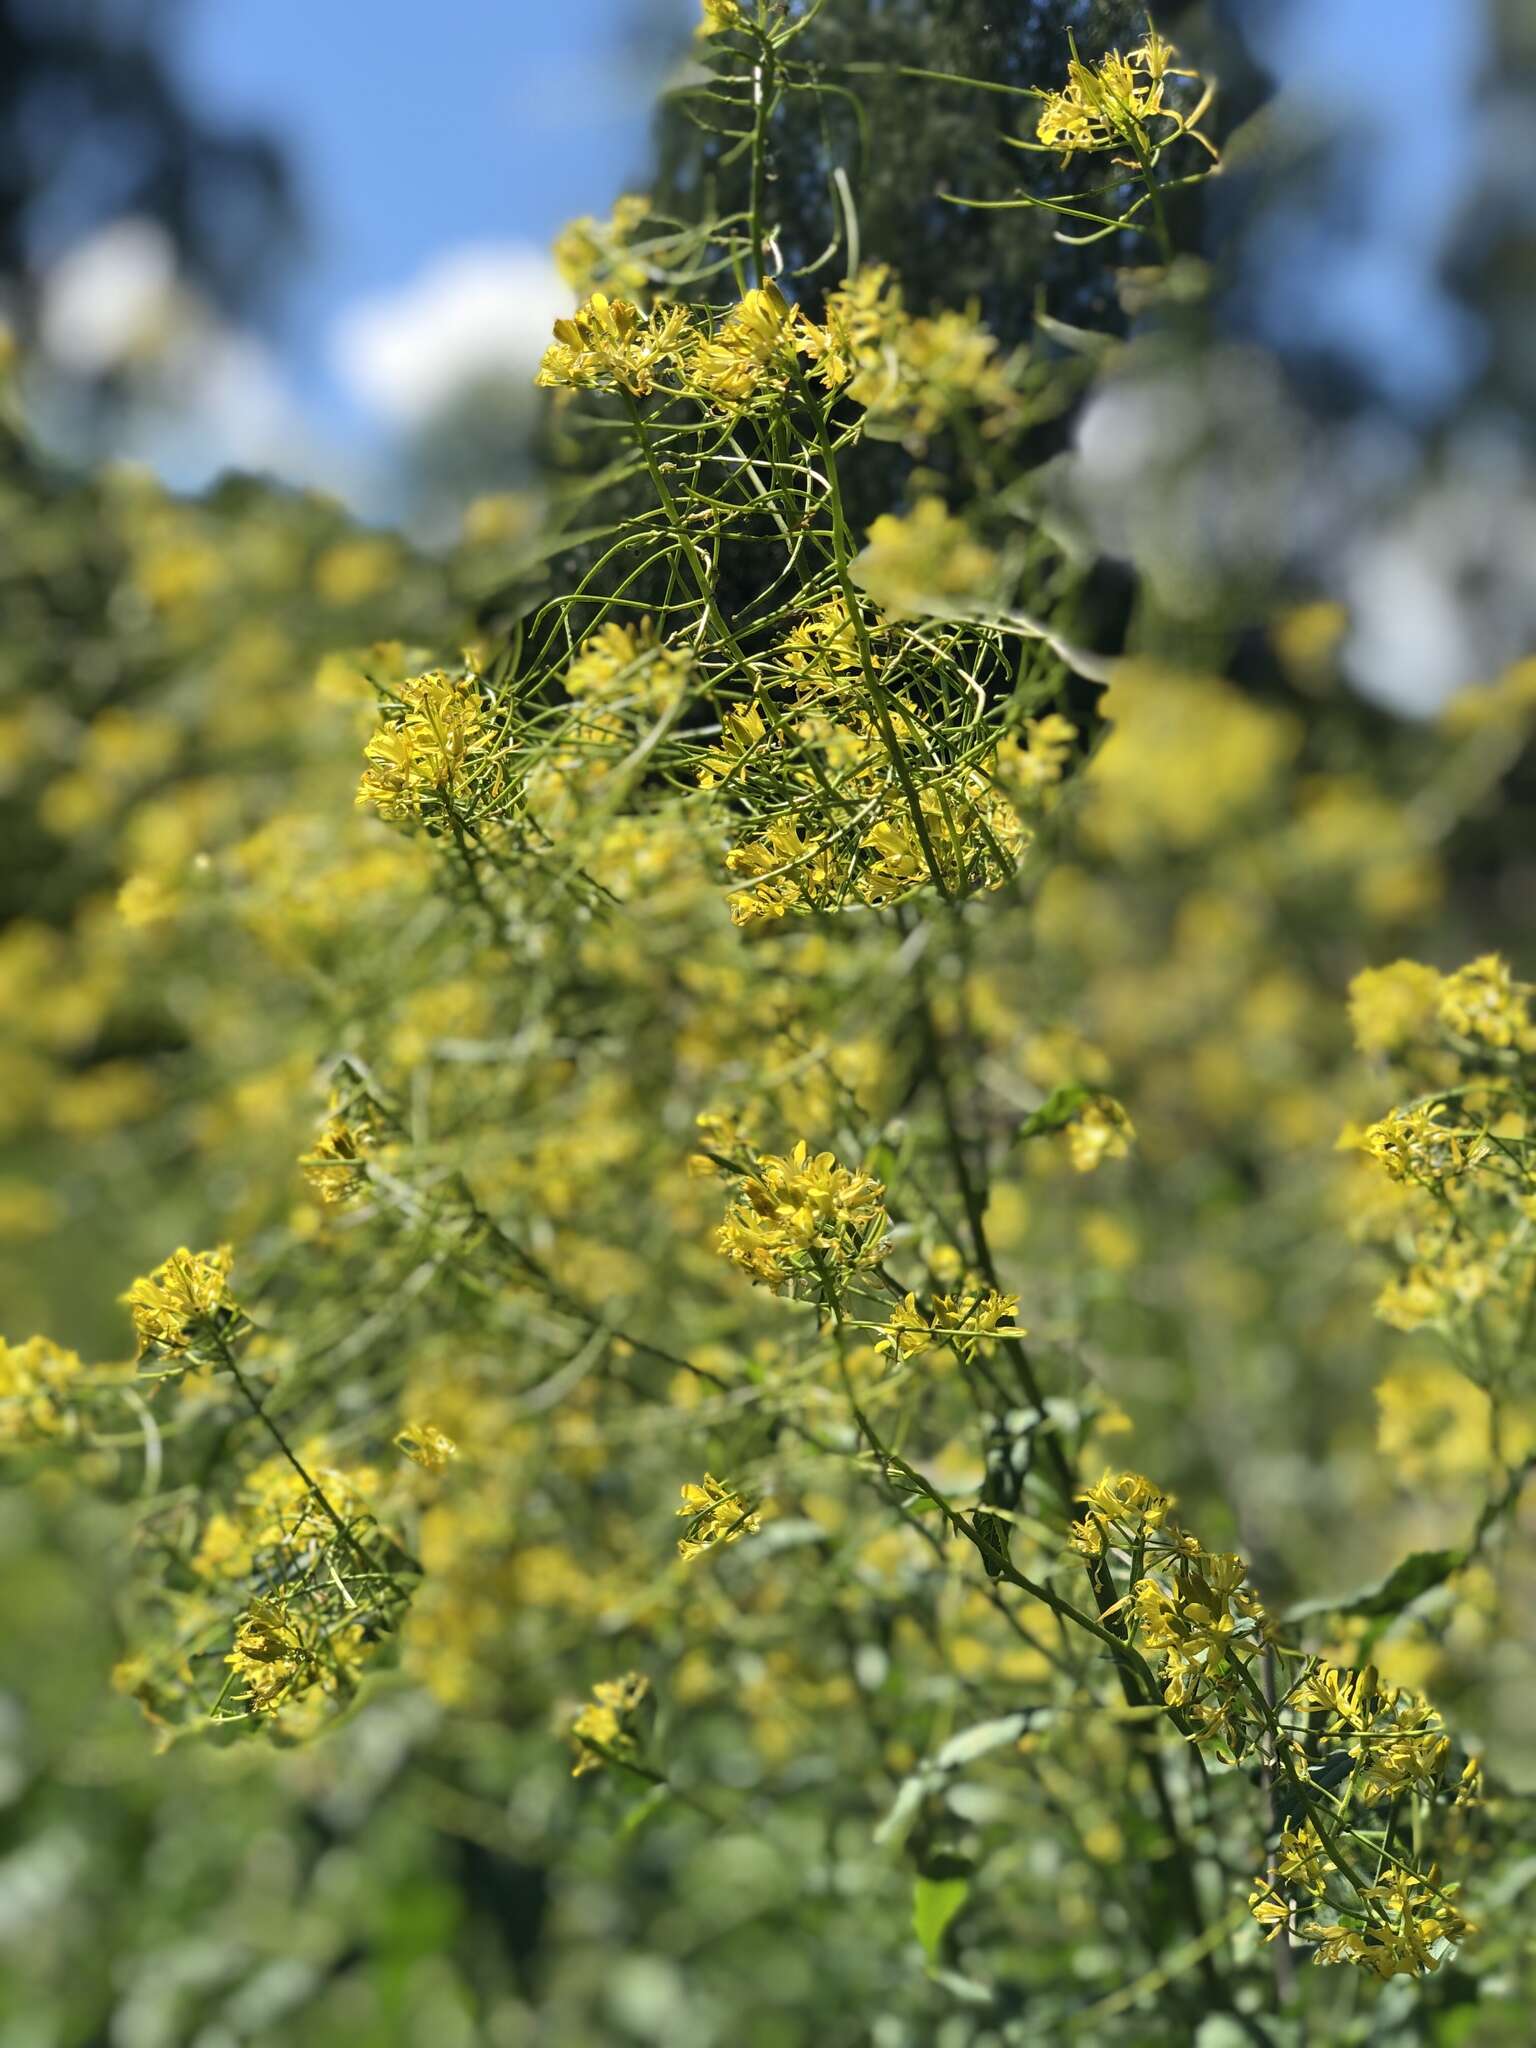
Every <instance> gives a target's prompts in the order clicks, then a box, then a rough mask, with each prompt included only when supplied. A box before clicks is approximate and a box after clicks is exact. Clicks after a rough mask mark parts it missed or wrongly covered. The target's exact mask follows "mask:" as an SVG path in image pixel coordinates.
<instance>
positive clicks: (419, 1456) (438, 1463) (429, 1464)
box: [395, 1419, 459, 1472]
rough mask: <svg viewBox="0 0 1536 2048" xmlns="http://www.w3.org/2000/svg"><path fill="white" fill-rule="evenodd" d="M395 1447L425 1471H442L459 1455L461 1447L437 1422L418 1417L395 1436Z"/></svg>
mask: <svg viewBox="0 0 1536 2048" xmlns="http://www.w3.org/2000/svg"><path fill="white" fill-rule="evenodd" d="M395 1449H396V1450H397V1451H403V1452H404V1453H405V1455H406V1457H408V1458H409V1459H410V1461H411V1463H412V1464H413V1465H419V1466H420V1467H421V1469H422V1470H423V1471H424V1472H441V1471H442V1470H443V1468H444V1466H445V1465H447V1464H449V1463H450V1462H451V1461H452V1460H453V1459H454V1458H456V1457H457V1456H458V1455H459V1447H458V1445H457V1444H456V1443H455V1442H454V1440H453V1438H452V1437H451V1436H448V1435H447V1434H446V1433H445V1432H444V1431H443V1430H440V1429H439V1428H438V1426H437V1424H436V1423H435V1422H427V1421H425V1420H421V1419H418V1420H417V1421H415V1422H408V1423H406V1424H405V1426H404V1428H403V1429H401V1430H399V1431H398V1432H397V1434H396V1436H395Z"/></svg>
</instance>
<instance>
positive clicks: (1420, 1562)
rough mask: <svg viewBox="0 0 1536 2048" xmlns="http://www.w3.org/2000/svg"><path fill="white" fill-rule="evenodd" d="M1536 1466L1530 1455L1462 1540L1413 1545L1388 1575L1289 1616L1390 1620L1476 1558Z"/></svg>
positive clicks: (1304, 1606) (1295, 1618)
mask: <svg viewBox="0 0 1536 2048" xmlns="http://www.w3.org/2000/svg"><path fill="white" fill-rule="evenodd" d="M1533 1466H1536V1460H1533V1459H1527V1460H1526V1461H1525V1462H1524V1463H1523V1464H1522V1465H1520V1466H1519V1467H1518V1468H1517V1469H1516V1470H1515V1472H1514V1473H1513V1474H1512V1475H1511V1477H1510V1479H1509V1482H1508V1484H1507V1485H1506V1486H1505V1488H1504V1490H1503V1492H1502V1493H1497V1494H1495V1495H1494V1497H1493V1498H1492V1500H1490V1501H1489V1502H1488V1503H1487V1505H1486V1506H1485V1507H1484V1509H1483V1511H1482V1513H1481V1514H1480V1515H1479V1516H1478V1518H1477V1523H1476V1526H1475V1527H1474V1528H1473V1531H1472V1535H1471V1539H1470V1540H1469V1541H1468V1542H1466V1543H1458V1544H1457V1545H1456V1546H1455V1548H1454V1549H1451V1550H1414V1551H1410V1552H1409V1554H1408V1556H1407V1557H1405V1558H1403V1559H1402V1560H1401V1562H1400V1563H1398V1564H1395V1565H1394V1566H1393V1567H1392V1569H1391V1571H1389V1572H1388V1573H1387V1575H1386V1577H1385V1578H1384V1579H1377V1580H1375V1581H1373V1583H1372V1584H1370V1585H1369V1586H1361V1587H1359V1588H1358V1589H1357V1590H1356V1591H1355V1592H1353V1593H1341V1594H1339V1595H1338V1596H1337V1597H1335V1598H1332V1599H1328V1598H1325V1599H1322V1600H1304V1601H1303V1602H1302V1603H1301V1605H1300V1606H1299V1607H1293V1608H1291V1609H1290V1610H1289V1612H1288V1613H1287V1615H1286V1620H1287V1621H1305V1620H1307V1619H1308V1618H1309V1617H1310V1616H1312V1615H1314V1614H1358V1615H1363V1616H1365V1617H1367V1618H1369V1619H1374V1620H1390V1619H1391V1617H1392V1616H1393V1615H1394V1614H1401V1613H1402V1611H1403V1609H1404V1608H1405V1607H1410V1606H1412V1604H1413V1602H1414V1601H1415V1600H1417V1599H1418V1598H1419V1596H1420V1594H1421V1593H1427V1592H1429V1591H1430V1589H1431V1588H1432V1587H1434V1586H1441V1585H1444V1583H1445V1581H1446V1580H1447V1579H1448V1578H1450V1577H1451V1575H1452V1574H1453V1573H1454V1572H1459V1571H1460V1570H1461V1568H1462V1567H1463V1565H1467V1564H1470V1563H1471V1561H1472V1559H1473V1558H1474V1557H1476V1556H1477V1554H1478V1552H1479V1551H1480V1550H1481V1549H1482V1547H1483V1538H1484V1537H1485V1536H1486V1535H1487V1534H1488V1531H1489V1530H1490V1529H1491V1528H1493V1527H1494V1525H1495V1524H1496V1523H1498V1522H1500V1521H1502V1520H1503V1519H1504V1517H1505V1516H1506V1515H1507V1514H1508V1513H1509V1512H1510V1510H1511V1509H1512V1507H1513V1506H1514V1504H1515V1502H1516V1501H1517V1500H1518V1499H1519V1497H1520V1492H1521V1489H1522V1487H1523V1486H1524V1484H1525V1481H1526V1478H1527V1476H1528V1475H1529V1473H1530V1472H1531V1470H1532V1468H1533Z"/></svg>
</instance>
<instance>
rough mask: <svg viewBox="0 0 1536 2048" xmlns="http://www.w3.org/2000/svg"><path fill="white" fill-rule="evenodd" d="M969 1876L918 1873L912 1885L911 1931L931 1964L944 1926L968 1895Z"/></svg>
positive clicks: (952, 1917) (933, 1961)
mask: <svg viewBox="0 0 1536 2048" xmlns="http://www.w3.org/2000/svg"><path fill="white" fill-rule="evenodd" d="M970 1891H971V1881H970V1879H969V1878H968V1877H919V1878H916V1879H914V1881H913V1885H912V1932H913V1933H914V1934H915V1935H916V1936H917V1938H918V1940H919V1941H920V1942H921V1943H922V1945H923V1954H924V1955H925V1956H926V1957H927V1959H928V1961H929V1963H930V1964H933V1963H936V1962H937V1961H938V1959H939V1944H940V1943H941V1942H942V1941H943V1939H944V1930H945V1929H946V1928H947V1927H948V1926H949V1923H950V1921H951V1920H953V1919H954V1917H955V1915H956V1914H957V1913H958V1912H959V1910H960V1908H961V1907H962V1906H963V1905H964V1904H965V1902H966V1900H967V1899H968V1898H969V1897H970Z"/></svg>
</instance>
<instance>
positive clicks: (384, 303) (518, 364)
mask: <svg viewBox="0 0 1536 2048" xmlns="http://www.w3.org/2000/svg"><path fill="white" fill-rule="evenodd" d="M570 308H571V294H570V289H569V287H568V286H567V285H566V284H564V283H563V282H562V280H561V278H560V275H559V272H558V271H557V270H556V269H555V266H554V264H553V263H552V262H551V261H550V259H549V257H548V256H547V255H545V253H544V252H543V250H541V249H537V248H535V247H533V246H532V245H530V244H524V243H508V244H504V245H501V246H499V247H498V246H494V245H487V246H481V247H470V248H463V249H455V250H451V251H450V252H449V253H448V254H447V255H445V256H441V257H439V258H437V260H436V261H434V262H433V263H431V264H429V265H428V266H427V268H426V269H425V270H423V271H421V272H419V273H418V275H417V276H416V277H415V278H413V279H412V281H411V282H410V283H409V284H407V285H405V286H403V287H402V288H401V289H400V290H399V291H396V292H390V293H386V294H383V295H381V296H380V297H378V298H373V299H365V300H363V301H362V302H361V303H360V304H358V305H356V306H353V307H351V308H349V309H348V311H347V312H345V313H343V314H342V316H341V317H340V319H339V320H337V322H336V324H335V326H334V328H333V330H332V334H331V356H332V361H333V363H334V365H335V368H336V372H337V374H338V376H339V377H340V378H341V380H342V382H343V383H344V384H346V385H347V387H348V388H349V389H350V390H351V391H353V392H354V393H355V394H356V395H357V396H358V397H359V398H361V399H362V400H363V401H364V402H365V403H366V404H367V405H369V406H370V407H372V409H373V410H374V411H376V412H378V413H380V414H382V415H383V416H384V418H386V419H388V420H390V421H392V422H393V423H394V424H395V425H397V426H407V427H409V426H415V425H417V424H418V423H419V422H421V421H422V420H424V419H427V418H428V417H429V416H430V415H431V414H432V413H433V412H434V411H436V409H437V408H438V407H439V406H440V405H442V404H443V403H444V401H445V400H447V399H449V398H451V397H452V396H453V394H454V393H455V392H456V391H458V390H459V389H461V388H462V386H463V385H465V384H466V383H469V382H470V381H471V380H473V379H475V378H478V377H485V376H494V375H497V374H502V375H507V376H512V377H525V376H531V375H532V373H533V370H534V368H535V366H536V365H537V363H538V359H539V356H540V354H541V353H542V351H543V349H544V346H545V344H546V343H547V341H548V340H549V329H550V323H551V322H552V321H553V320H555V319H557V318H558V317H559V316H560V315H561V314H562V313H568V312H569V311H570Z"/></svg>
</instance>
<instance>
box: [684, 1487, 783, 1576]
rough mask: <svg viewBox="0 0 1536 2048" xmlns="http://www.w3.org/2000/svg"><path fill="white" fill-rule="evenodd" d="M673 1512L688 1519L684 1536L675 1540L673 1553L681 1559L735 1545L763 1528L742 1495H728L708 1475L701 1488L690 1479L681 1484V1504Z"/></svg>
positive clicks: (727, 1490)
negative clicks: (729, 1544)
mask: <svg viewBox="0 0 1536 2048" xmlns="http://www.w3.org/2000/svg"><path fill="white" fill-rule="evenodd" d="M677 1512H678V1513H679V1514H680V1515H686V1516H687V1518H688V1533H687V1535H686V1536H682V1537H679V1539H678V1545H677V1554H678V1556H679V1557H681V1558H684V1559H691V1558H695V1557H699V1556H702V1554H703V1553H704V1552H705V1551H706V1550H714V1549H718V1548H719V1547H721V1546H722V1545H724V1544H727V1543H739V1542H740V1541H741V1539H742V1537H743V1536H755V1535H756V1534H757V1532H758V1530H759V1529H761V1528H762V1526H763V1523H762V1516H761V1514H760V1513H759V1511H758V1509H757V1508H756V1507H755V1506H753V1505H752V1503H751V1502H749V1501H748V1500H747V1498H746V1496H745V1495H744V1494H740V1493H734V1492H732V1490H731V1488H730V1487H728V1486H726V1485H724V1484H723V1483H722V1482H721V1481H720V1480H718V1479H716V1478H714V1477H712V1476H711V1474H710V1473H708V1472H706V1473H705V1474H704V1480H703V1484H702V1485H695V1484H694V1482H693V1481H692V1480H688V1481H686V1482H685V1483H684V1486H683V1504H682V1506H681V1507H680V1508H679V1509H678V1511H677Z"/></svg>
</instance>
